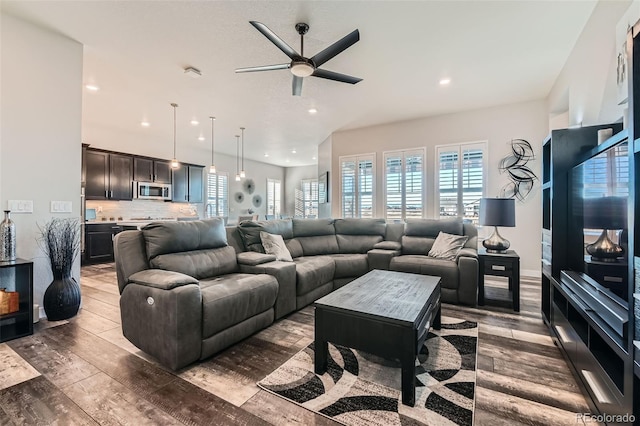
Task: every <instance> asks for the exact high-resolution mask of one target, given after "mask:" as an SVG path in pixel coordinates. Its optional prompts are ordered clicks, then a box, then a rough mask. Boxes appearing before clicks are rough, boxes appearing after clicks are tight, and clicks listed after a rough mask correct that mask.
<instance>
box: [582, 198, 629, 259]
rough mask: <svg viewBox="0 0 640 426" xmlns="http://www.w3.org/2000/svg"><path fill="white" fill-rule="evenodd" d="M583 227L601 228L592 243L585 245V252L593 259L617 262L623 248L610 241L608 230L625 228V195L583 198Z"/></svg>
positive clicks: (622, 252)
mask: <svg viewBox="0 0 640 426" xmlns="http://www.w3.org/2000/svg"><path fill="white" fill-rule="evenodd" d="M583 226H584V228H585V229H602V233H601V234H600V236H599V237H598V239H597V240H596V242H594V243H593V244H589V245H587V247H586V249H587V253H589V254H590V255H591V258H592V259H593V260H598V261H601V262H617V261H618V258H619V257H621V256H623V255H624V248H623V247H622V246H620V245H619V244H616V243H614V242H613V241H611V239H610V238H609V235H608V231H609V230H614V229H626V227H627V199H626V198H625V197H599V198H585V199H584V224H583Z"/></svg>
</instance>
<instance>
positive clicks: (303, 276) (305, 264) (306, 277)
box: [293, 256, 336, 295]
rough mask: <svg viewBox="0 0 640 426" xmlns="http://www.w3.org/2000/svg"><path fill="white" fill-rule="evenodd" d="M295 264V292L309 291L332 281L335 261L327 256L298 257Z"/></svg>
mask: <svg viewBox="0 0 640 426" xmlns="http://www.w3.org/2000/svg"><path fill="white" fill-rule="evenodd" d="M293 261H294V262H295V264H296V294H297V295H301V294H305V293H308V292H310V291H311V290H314V289H316V288H318V287H320V286H322V285H324V284H327V283H330V282H332V281H333V276H334V274H335V269H336V267H335V263H334V261H333V259H332V258H330V257H329V256H311V257H298V258H297V259H294V260H293Z"/></svg>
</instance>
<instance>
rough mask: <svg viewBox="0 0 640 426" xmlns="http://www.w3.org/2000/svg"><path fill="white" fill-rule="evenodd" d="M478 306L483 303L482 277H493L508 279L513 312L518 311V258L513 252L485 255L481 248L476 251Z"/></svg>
mask: <svg viewBox="0 0 640 426" xmlns="http://www.w3.org/2000/svg"><path fill="white" fill-rule="evenodd" d="M478 269H479V274H480V276H479V277H478V305H480V306H482V305H484V302H485V297H484V276H485V275H493V276H498V277H507V278H509V290H510V291H511V295H512V300H513V310H514V311H516V312H519V311H520V256H518V253H516V252H515V251H513V250H507V251H506V252H505V253H487V251H486V250H485V249H484V248H482V249H479V250H478Z"/></svg>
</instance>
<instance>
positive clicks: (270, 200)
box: [267, 179, 282, 219]
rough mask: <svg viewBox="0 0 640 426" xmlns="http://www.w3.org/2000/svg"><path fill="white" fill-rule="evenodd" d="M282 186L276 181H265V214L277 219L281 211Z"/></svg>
mask: <svg viewBox="0 0 640 426" xmlns="http://www.w3.org/2000/svg"><path fill="white" fill-rule="evenodd" d="M281 196H282V184H281V182H280V181H279V180H277V179H267V214H268V215H273V217H274V218H276V219H279V218H280V214H281V209H282V203H281V201H280V200H281Z"/></svg>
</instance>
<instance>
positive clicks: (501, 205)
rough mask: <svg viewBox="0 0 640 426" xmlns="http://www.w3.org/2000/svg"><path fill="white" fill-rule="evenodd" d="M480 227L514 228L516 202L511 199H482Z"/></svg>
mask: <svg viewBox="0 0 640 426" xmlns="http://www.w3.org/2000/svg"><path fill="white" fill-rule="evenodd" d="M480 225H489V226H509V227H513V226H516V201H515V200H514V199H513V198H482V199H481V200H480Z"/></svg>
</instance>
